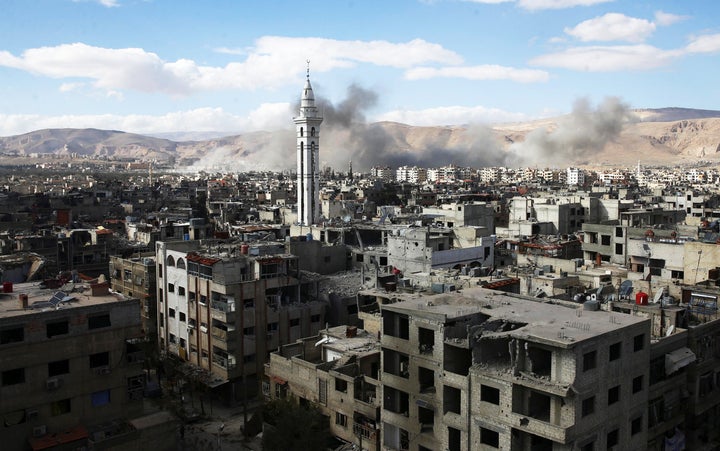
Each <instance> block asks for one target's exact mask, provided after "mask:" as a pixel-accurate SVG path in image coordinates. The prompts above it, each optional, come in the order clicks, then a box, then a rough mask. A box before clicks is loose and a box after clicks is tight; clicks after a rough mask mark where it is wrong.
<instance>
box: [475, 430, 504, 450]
mask: <svg viewBox="0 0 720 451" xmlns="http://www.w3.org/2000/svg"><path fill="white" fill-rule="evenodd" d="M480 443H482V444H484V445H488V446H492V447H493V448H498V447H500V434H498V433H497V432H495V431H493V430H491V429H485V428H483V427H481V428H480Z"/></svg>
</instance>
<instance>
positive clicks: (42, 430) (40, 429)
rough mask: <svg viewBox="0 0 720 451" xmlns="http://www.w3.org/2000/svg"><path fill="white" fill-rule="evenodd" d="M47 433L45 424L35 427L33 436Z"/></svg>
mask: <svg viewBox="0 0 720 451" xmlns="http://www.w3.org/2000/svg"><path fill="white" fill-rule="evenodd" d="M45 434H47V426H45V425H44V424H43V425H40V426H35V427H34V428H33V437H42V436H43V435H45Z"/></svg>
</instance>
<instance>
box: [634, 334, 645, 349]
mask: <svg viewBox="0 0 720 451" xmlns="http://www.w3.org/2000/svg"><path fill="white" fill-rule="evenodd" d="M644 347H645V334H640V335H636V336H635V338H634V339H633V350H634V351H635V352H638V351H642V350H643V348H644Z"/></svg>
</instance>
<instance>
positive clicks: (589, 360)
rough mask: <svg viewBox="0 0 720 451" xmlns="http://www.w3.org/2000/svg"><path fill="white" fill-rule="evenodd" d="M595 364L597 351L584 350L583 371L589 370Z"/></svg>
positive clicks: (593, 367)
mask: <svg viewBox="0 0 720 451" xmlns="http://www.w3.org/2000/svg"><path fill="white" fill-rule="evenodd" d="M596 366H597V351H590V352H586V353H585V354H584V355H583V371H590V370H592V369H595V367H596Z"/></svg>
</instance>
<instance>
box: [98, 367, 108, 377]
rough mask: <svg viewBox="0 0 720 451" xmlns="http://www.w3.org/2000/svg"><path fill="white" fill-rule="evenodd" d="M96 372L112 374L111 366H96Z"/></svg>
mask: <svg viewBox="0 0 720 451" xmlns="http://www.w3.org/2000/svg"><path fill="white" fill-rule="evenodd" d="M95 374H100V375H104V374H110V367H109V366H102V367H100V368H96V369H95Z"/></svg>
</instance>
